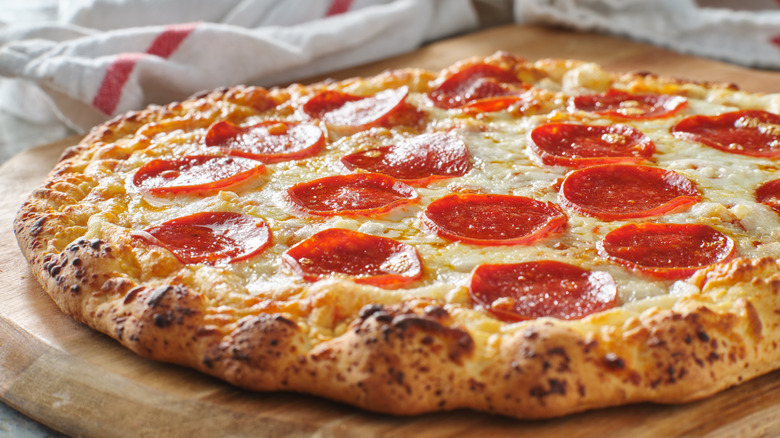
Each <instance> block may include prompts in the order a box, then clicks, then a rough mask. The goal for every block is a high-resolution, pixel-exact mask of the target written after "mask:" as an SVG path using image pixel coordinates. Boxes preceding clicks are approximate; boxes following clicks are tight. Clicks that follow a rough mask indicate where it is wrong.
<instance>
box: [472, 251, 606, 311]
mask: <svg viewBox="0 0 780 438" xmlns="http://www.w3.org/2000/svg"><path fill="white" fill-rule="evenodd" d="M469 293H470V295H471V298H472V300H473V301H474V302H476V303H478V304H481V305H482V306H484V307H485V309H487V310H488V311H489V312H490V313H492V314H493V315H495V316H496V317H498V318H499V319H501V320H504V321H509V322H512V321H522V320H527V319H534V318H541V317H544V316H549V317H553V318H560V319H579V318H583V317H585V316H587V315H590V314H592V313H596V312H600V311H603V310H607V309H610V308H612V307H614V306H615V305H616V304H617V285H616V284H615V280H614V279H613V278H612V276H611V275H609V274H608V273H606V272H600V271H587V270H585V269H582V268H580V267H578V266H574V265H570V264H568V263H561V262H557V261H552V260H542V261H536V262H527V263H517V264H506V265H480V266H478V267H477V268H476V269H474V272H473V273H472V275H471V285H470V289H469Z"/></svg>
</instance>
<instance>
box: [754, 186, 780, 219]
mask: <svg viewBox="0 0 780 438" xmlns="http://www.w3.org/2000/svg"><path fill="white" fill-rule="evenodd" d="M756 200H757V201H758V202H760V203H762V204H764V205H767V206H769V207H771V208H772V210H774V211H776V212H778V213H780V179H774V180H772V181H768V182H765V183H764V184H762V185H761V186H759V187H758V188H757V189H756Z"/></svg>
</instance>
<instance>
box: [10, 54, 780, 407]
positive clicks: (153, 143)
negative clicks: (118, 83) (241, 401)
mask: <svg viewBox="0 0 780 438" xmlns="http://www.w3.org/2000/svg"><path fill="white" fill-rule="evenodd" d="M778 113H780V96H778V95H771V94H755V93H746V92H742V91H739V90H738V89H737V88H736V87H735V86H733V85H727V84H711V83H697V82H692V81H686V80H680V79H672V78H664V77H659V76H655V75H652V74H639V73H625V74H617V73H610V72H607V71H605V70H604V69H603V68H601V67H600V66H598V65H596V64H594V63H588V62H581V61H574V60H549V59H548V60H539V61H528V60H525V59H522V58H519V57H516V56H514V55H511V54H508V53H503V52H499V53H496V54H494V55H492V56H489V57H486V58H472V59H466V60H463V61H460V62H458V63H456V64H454V65H452V66H450V67H448V68H445V69H443V70H441V71H428V70H422V69H413V68H408V69H399V70H392V71H386V72H384V73H381V74H379V75H376V76H374V77H363V78H353V79H348V80H343V81H335V80H331V81H324V82H318V83H314V84H309V85H301V84H293V85H289V86H285V87H277V88H260V87H250V86H234V87H229V88H224V89H218V90H214V91H210V92H204V93H201V94H198V95H195V96H193V97H191V98H189V99H187V100H184V101H182V102H177V103H171V104H168V105H165V106H150V107H148V108H146V109H143V110H140V111H136V112H131V113H128V114H125V115H122V116H120V117H117V118H115V119H113V120H111V121H108V122H106V123H105V124H103V125H101V126H97V127H96V128H94V129H93V130H92V131H91V132H90V133H89V134H88V135H87V136H86V137H85V138H84V139H83V140H82V141H81V142H80V143H79V144H78V145H76V146H73V147H71V148H69V149H68V150H67V151H66V152H65V153H64V155H63V156H62V157H61V159H60V161H59V162H58V164H57V165H56V167H55V168H54V169H53V170H52V171H51V173H50V174H49V175H48V177H47V178H46V180H45V181H44V182H43V184H42V185H41V187H40V188H39V189H37V190H36V191H35V192H34V193H32V194H31V195H30V196H29V198H28V200H27V201H26V202H25V203H24V205H23V206H22V207H21V209H20V211H19V212H18V215H17V217H16V220H15V223H14V227H15V233H16V236H17V239H18V241H19V244H20V247H21V249H22V252H23V253H24V255H25V257H26V258H27V260H28V261H29V264H30V267H31V269H32V272H33V273H34V275H35V277H36V278H37V279H38V281H39V282H40V283H41V285H42V287H43V289H44V290H45V291H46V292H47V293H48V294H49V295H50V296H51V298H52V299H53V300H54V301H55V302H56V303H57V305H58V306H59V307H60V308H61V309H62V311H64V312H65V313H67V314H69V315H71V316H72V317H73V318H75V319H76V320H78V321H81V322H82V323H84V324H86V325H88V326H90V327H92V328H94V329H95V330H97V331H99V332H102V333H105V334H106V335H108V336H110V337H112V338H114V339H116V341H117V342H119V343H120V344H121V345H123V346H125V347H127V348H128V349H130V350H132V351H134V352H135V353H137V354H139V355H141V356H145V357H148V358H152V359H155V360H160V361H166V362H171V363H176V364H181V365H184V366H187V367H191V368H194V369H196V370H199V371H201V372H203V373H206V374H209V375H212V376H216V377H218V378H220V379H223V380H225V381H227V382H229V383H231V384H233V385H237V386H239V387H242V388H247V389H249V390H257V391H297V392H303V393H308V394H314V395H317V396H321V397H325V398H329V399H333V400H338V401H341V402H345V403H348V404H352V405H354V406H358V407H360V408H364V409H367V410H371V411H378V412H384V413H391V414H399V415H408V414H419V413H424V412H433V411H445V410H453V409H471V410H476V411H483V412H490V413H498V414H502V415H507V416H511V417H517V418H546V417H555V416H561V415H566V414H569V413H573V412H579V411H584V410H590V409H596V408H601V407H606V406H615V405H624V404H630V403H636V402H655V403H682V402H687V401H691V400H696V399H701V398H703V397H707V396H710V395H712V394H714V393H717V392H719V391H722V390H724V389H726V388H728V387H731V386H733V385H737V384H739V383H740V382H744V381H746V380H748V379H751V378H753V377H756V376H759V375H761V374H764V373H767V372H769V371H771V370H773V369H775V368H777V367H778V364H780V350H779V349H778V342H780V330H779V329H778V324H780V311H779V310H778V309H780V305H779V304H780V297H779V296H778V295H779V293H780V265H779V264H778V261H777V260H778V256H780V216H778V214H780V165H779V164H778V163H780V161H778V158H780V115H778Z"/></svg>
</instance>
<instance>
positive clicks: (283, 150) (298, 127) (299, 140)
mask: <svg viewBox="0 0 780 438" xmlns="http://www.w3.org/2000/svg"><path fill="white" fill-rule="evenodd" d="M205 143H206V146H212V147H218V148H220V149H221V150H222V151H223V152H225V153H226V154H230V155H236V156H240V157H247V158H254V159H256V160H260V161H262V162H264V163H278V162H280V161H289V160H299V159H301V158H306V157H311V156H314V155H317V154H318V153H319V152H320V151H321V150H322V147H323V146H324V145H325V135H324V134H323V132H322V130H321V129H320V128H318V127H316V126H314V125H306V124H299V123H293V122H281V121H266V122H261V123H258V124H256V125H252V126H247V127H238V126H236V125H234V124H232V123H230V122H228V121H221V122H217V123H215V124H213V125H211V128H209V130H208V132H207V133H206V139H205Z"/></svg>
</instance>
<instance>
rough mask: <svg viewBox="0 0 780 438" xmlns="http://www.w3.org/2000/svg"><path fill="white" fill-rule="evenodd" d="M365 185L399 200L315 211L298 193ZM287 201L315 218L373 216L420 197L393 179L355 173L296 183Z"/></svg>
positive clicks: (290, 190)
mask: <svg viewBox="0 0 780 438" xmlns="http://www.w3.org/2000/svg"><path fill="white" fill-rule="evenodd" d="M361 182H362V183H366V184H367V185H371V186H375V187H380V188H383V189H387V190H389V191H393V192H395V193H396V194H397V195H398V196H399V199H396V200H395V201H392V202H390V203H388V204H384V205H381V206H378V207H372V208H365V209H344V210H333V209H332V210H316V209H314V208H310V207H308V206H307V203H306V202H305V201H304V200H303V199H302V198H301V196H300V193H299V192H300V191H301V190H307V189H312V188H315V186H317V185H322V184H338V185H340V186H344V185H346V184H350V183H356V184H359V183H361ZM286 199H287V201H288V202H289V203H290V204H292V205H293V207H295V209H296V210H297V211H299V212H301V213H306V214H312V215H316V216H375V215H380V214H384V213H387V212H390V211H391V210H395V209H396V208H400V207H402V206H405V205H411V204H414V203H417V202H419V200H420V195H419V194H418V193H417V191H415V190H414V189H413V188H412V187H411V186H410V185H408V184H406V183H405V182H403V181H400V180H397V179H395V178H393V177H390V176H387V175H383V174H380V173H355V174H349V175H335V176H326V177H324V178H319V179H316V180H313V181H307V182H302V183H298V184H296V185H294V186H292V187H290V188H288V189H287V196H286Z"/></svg>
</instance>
